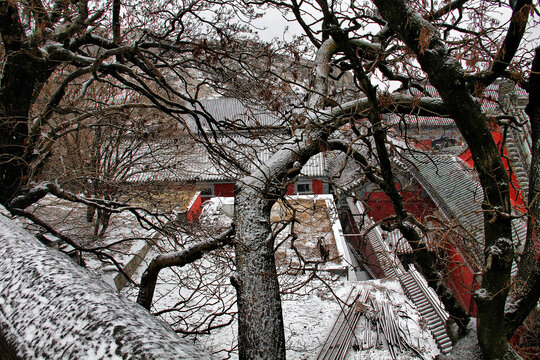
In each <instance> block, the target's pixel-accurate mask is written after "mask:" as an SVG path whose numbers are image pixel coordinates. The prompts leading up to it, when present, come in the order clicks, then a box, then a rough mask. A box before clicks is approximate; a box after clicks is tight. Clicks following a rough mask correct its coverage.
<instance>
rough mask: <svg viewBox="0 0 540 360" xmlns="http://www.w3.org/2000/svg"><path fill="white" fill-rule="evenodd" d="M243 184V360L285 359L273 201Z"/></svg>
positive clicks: (239, 211)
mask: <svg viewBox="0 0 540 360" xmlns="http://www.w3.org/2000/svg"><path fill="white" fill-rule="evenodd" d="M263 194H264V192H263V191H257V189H256V188H252V187H251V186H250V185H244V184H242V185H241V186H239V187H238V188H237V190H236V195H235V224H236V234H237V235H236V244H235V245H236V273H237V274H236V276H235V279H234V280H235V281H234V282H233V283H234V285H235V287H236V292H237V302H238V348H239V355H240V359H242V360H248V359H249V360H255V359H261V360H262V359H265V360H271V359H285V335H284V331H283V315H282V309H281V298H280V293H279V283H278V277H277V274H276V265H275V260H274V239H273V237H272V230H271V226H270V211H271V208H272V204H273V203H274V202H273V201H271V200H267V199H264V198H263Z"/></svg>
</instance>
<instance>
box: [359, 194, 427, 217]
mask: <svg viewBox="0 0 540 360" xmlns="http://www.w3.org/2000/svg"><path fill="white" fill-rule="evenodd" d="M400 194H401V196H402V197H403V205H404V206H405V209H406V210H407V211H408V212H409V213H411V214H413V215H414V216H415V217H416V218H417V219H419V220H420V221H422V220H423V219H424V218H425V217H426V216H427V215H432V214H433V213H434V212H435V211H436V209H437V207H436V206H435V204H434V203H433V201H431V199H429V198H427V197H422V194H421V192H420V190H419V191H400ZM365 201H366V204H367V206H368V213H369V215H370V216H371V217H372V218H373V220H374V221H379V220H382V219H384V218H386V217H388V216H392V215H394V214H395V213H394V206H393V205H392V202H391V201H390V198H389V197H388V196H386V194H385V193H383V192H382V191H377V192H372V193H367V194H366V198H365Z"/></svg>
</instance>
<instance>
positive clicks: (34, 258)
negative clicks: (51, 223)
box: [0, 207, 211, 359]
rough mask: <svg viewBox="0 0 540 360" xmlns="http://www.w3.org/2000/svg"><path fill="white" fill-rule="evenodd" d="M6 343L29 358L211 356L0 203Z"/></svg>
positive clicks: (0, 320)
mask: <svg viewBox="0 0 540 360" xmlns="http://www.w3.org/2000/svg"><path fill="white" fill-rule="evenodd" d="M0 244H1V246H0V329H1V330H0V341H2V342H4V341H5V342H6V343H7V344H8V345H9V346H10V347H11V348H12V350H13V351H14V352H15V354H13V355H14V356H17V357H19V358H23V359H59V358H63V359H68V358H69V359H103V358H108V359H123V358H126V357H129V358H133V359H135V358H136V359H208V358H211V356H210V355H209V354H207V353H205V352H203V351H202V350H200V349H198V348H197V347H196V346H194V345H193V344H192V343H190V342H189V341H188V340H186V339H184V338H182V337H179V336H178V335H177V334H176V333H174V332H173V331H172V329H171V328H169V326H168V325H167V324H165V323H164V322H163V321H161V320H159V319H157V318H156V317H154V316H152V315H151V314H150V313H149V312H147V311H146V310H145V309H143V308H142V307H140V306H139V305H137V304H135V303H133V302H131V301H129V300H127V299H125V298H123V297H122V296H120V295H119V294H118V293H117V292H116V291H114V290H113V289H112V288H111V287H110V286H109V285H107V284H106V283H105V282H103V281H102V280H101V279H100V278H99V277H98V276H96V275H94V274H92V273H91V272H89V271H88V270H86V269H84V268H82V267H79V266H78V265H76V264H75V263H74V262H72V261H71V260H70V259H69V258H68V257H66V256H64V255H62V254H61V253H59V252H58V251H55V250H53V249H50V248H47V247H45V246H44V245H42V244H41V243H39V242H38V241H37V240H36V239H35V238H34V237H32V236H31V235H30V234H29V233H28V232H27V231H25V230H24V229H23V228H22V226H21V225H20V224H19V223H18V222H17V221H16V220H13V219H11V218H10V217H9V215H8V214H7V212H6V211H5V209H4V208H2V207H0Z"/></svg>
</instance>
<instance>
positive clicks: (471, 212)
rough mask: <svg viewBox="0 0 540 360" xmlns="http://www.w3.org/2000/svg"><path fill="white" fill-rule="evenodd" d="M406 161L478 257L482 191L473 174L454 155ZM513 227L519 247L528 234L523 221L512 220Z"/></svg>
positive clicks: (481, 238) (480, 246)
mask: <svg viewBox="0 0 540 360" xmlns="http://www.w3.org/2000/svg"><path fill="white" fill-rule="evenodd" d="M406 158H407V160H408V161H409V162H410V163H409V164H408V165H407V168H408V169H409V170H410V171H411V173H412V174H413V176H414V177H415V179H416V180H417V181H418V182H419V183H420V184H421V185H422V187H423V188H424V190H425V191H426V192H427V193H428V194H429V196H430V197H431V199H432V200H433V201H434V202H435V204H436V205H437V206H438V208H439V209H440V210H441V211H442V212H443V214H444V215H445V216H446V218H447V219H448V220H449V221H456V223H457V224H458V225H459V226H460V228H461V230H460V232H461V233H462V234H463V235H464V236H465V237H466V238H468V239H469V241H472V242H473V244H476V245H477V249H478V252H479V254H480V253H481V249H482V247H483V239H484V222H483V221H484V220H483V215H482V208H481V204H482V200H483V191H482V187H481V186H480V184H479V182H478V179H477V178H476V175H475V172H474V171H473V170H471V169H469V168H468V167H467V166H466V165H465V164H464V163H463V162H462V161H461V159H459V158H458V157H456V156H454V155H429V156H428V155H425V154H415V155H414V156H412V155H411V154H407V155H406ZM512 225H513V238H514V240H515V241H516V242H517V243H519V244H522V243H523V242H524V241H525V237H526V232H527V227H526V224H525V222H524V221H523V220H522V219H515V220H514V221H513V222H512ZM479 254H478V255H479Z"/></svg>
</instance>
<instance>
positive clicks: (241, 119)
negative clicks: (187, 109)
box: [190, 98, 283, 131]
mask: <svg viewBox="0 0 540 360" xmlns="http://www.w3.org/2000/svg"><path fill="white" fill-rule="evenodd" d="M194 109H196V110H199V111H201V110H204V111H205V112H206V113H208V114H209V115H210V116H212V118H213V119H214V120H215V121H216V122H218V124H219V125H221V126H219V129H220V130H221V131H227V130H229V131H234V130H238V129H239V130H242V129H254V128H271V127H278V126H282V125H283V120H282V119H281V118H280V117H279V116H278V114H277V113H274V112H271V111H269V110H267V109H264V108H263V107H262V106H254V105H249V106H246V105H245V104H244V103H243V102H241V101H240V100H239V99H235V98H216V99H203V100H199V103H198V104H197V105H196V106H194ZM190 121H191V124H190V126H192V127H193V128H192V130H196V129H195V128H194V126H195V124H194V122H193V121H192V120H190ZM200 121H201V125H202V127H203V128H204V129H205V130H208V129H209V128H210V126H209V125H208V122H207V121H206V120H205V119H202V118H201V119H200Z"/></svg>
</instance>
